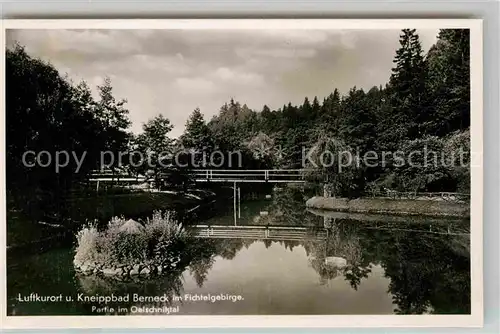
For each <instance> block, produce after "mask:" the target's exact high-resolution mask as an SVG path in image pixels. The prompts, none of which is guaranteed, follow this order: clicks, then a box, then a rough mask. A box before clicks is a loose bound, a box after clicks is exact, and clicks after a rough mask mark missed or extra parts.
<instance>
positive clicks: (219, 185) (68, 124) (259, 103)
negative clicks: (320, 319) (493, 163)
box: [2, 20, 482, 327]
mask: <svg viewBox="0 0 500 334" xmlns="http://www.w3.org/2000/svg"><path fill="white" fill-rule="evenodd" d="M198 21H203V20H193V22H192V23H193V24H191V25H188V24H187V23H186V22H185V21H183V22H181V23H180V24H179V25H175V22H171V26H169V23H168V22H169V21H168V20H159V22H160V23H161V22H163V23H161V24H158V21H157V22H156V24H152V23H150V24H148V23H144V25H143V26H138V25H134V24H132V23H133V22H134V21H133V20H129V21H127V20H123V21H122V23H123V24H121V25H117V24H110V25H109V27H107V26H106V25H105V24H103V22H102V21H101V22H100V23H99V24H97V25H95V24H92V22H91V20H86V21H80V22H78V20H74V21H72V20H68V21H65V22H66V23H64V24H61V25H60V26H57V25H56V23H54V22H52V23H49V24H48V25H47V24H46V25H45V26H44V25H43V24H37V22H36V20H29V21H25V22H31V24H26V27H22V26H21V24H16V23H15V20H13V21H11V22H14V23H13V24H12V25H11V26H12V27H9V24H6V25H5V27H6V28H5V29H4V42H5V49H4V68H3V73H4V80H5V81H4V82H5V92H4V98H5V104H4V116H3V117H2V118H4V133H5V136H4V140H5V141H4V144H3V146H2V149H5V151H4V152H5V154H4V158H5V162H4V165H5V183H4V184H2V187H3V188H4V190H3V191H4V194H5V203H6V204H5V205H6V206H5V217H4V218H5V219H4V218H2V219H4V221H5V225H2V228H3V229H4V230H3V231H4V232H3V233H2V234H5V236H6V237H5V245H4V247H3V248H4V252H5V257H6V263H5V271H4V273H5V281H6V295H4V297H3V298H4V300H3V301H2V303H3V305H4V306H5V307H4V312H5V311H6V313H7V314H6V317H7V318H9V319H16V318H25V317H29V318H25V319H36V318H37V317H36V316H44V318H46V317H47V316H52V317H54V316H56V317H57V316H77V317H80V316H85V318H84V319H85V320H80V321H82V322H83V323H82V324H81V325H80V326H83V327H84V326H85V322H86V321H87V319H90V320H88V321H94V320H95V319H105V320H102V321H107V320H108V319H115V321H116V319H117V318H116V316H119V317H120V318H119V319H120V320H119V321H124V322H123V323H126V321H127V320H126V319H129V318H130V316H147V317H148V319H154V318H155V317H157V316H163V317H166V316H168V317H171V318H172V319H173V318H175V319H181V320H177V321H183V320H182V319H190V320H189V322H191V323H196V321H197V320H196V319H198V316H241V317H243V316H287V319H291V320H290V324H292V323H293V319H294V317H298V318H299V317H301V316H311V315H316V316H317V315H321V316H347V315H349V316H359V319H363V316H365V317H367V318H368V316H392V317H391V319H392V320H391V321H393V322H395V323H398V322H399V323H402V321H403V320H401V321H400V320H398V319H405V317H406V316H408V315H419V316H422V317H425V316H428V315H432V316H435V315H440V316H450V315H453V316H464V317H465V318H464V319H466V320H467V319H469V318H467V316H468V317H470V316H471V315H478V313H477V312H482V309H481V310H479V309H478V308H477V307H478V305H479V307H481V308H482V304H481V303H482V300H481V298H482V295H481V291H482V290H481V284H482V273H481V272H478V271H477V269H478V268H481V267H480V264H479V263H481V261H482V251H481V250H480V248H481V247H482V245H481V244H478V243H477V242H476V241H477V240H481V239H480V238H479V239H478V238H476V239H474V238H475V235H477V233H482V232H481V227H482V220H481V218H480V217H481V216H480V215H476V214H478V211H479V210H481V209H480V207H481V200H482V197H481V196H482V195H481V194H480V193H479V191H480V189H481V188H480V187H481V186H482V184H479V183H480V182H482V180H481V179H480V175H482V174H481V168H482V156H481V154H482V151H480V149H481V145H480V144H481V139H480V137H481V136H482V134H481V131H482V128H481V121H480V119H481V117H482V105H481V94H482V92H481V89H482V88H481V86H476V87H474V82H476V83H477V80H476V79H474V78H480V77H481V71H482V68H481V66H480V65H479V66H476V67H474V66H475V65H474V61H473V60H474V59H476V60H477V59H479V58H481V55H482V53H481V50H480V49H479V48H474V45H475V46H478V45H479V47H480V46H481V33H480V31H481V30H480V24H479V23H478V22H477V20H459V21H458V23H457V22H455V21H453V20H442V24H441V25H440V23H439V22H441V21H440V20H427V21H426V20H423V22H424V23H422V22H421V21H419V20H407V23H405V24H402V22H405V21H404V20H399V21H398V24H391V21H390V20H385V22H386V26H384V24H383V23H380V22H378V23H377V22H376V20H357V21H356V22H357V23H349V20H344V21H342V20H341V21H342V22H343V23H338V22H337V23H335V20H326V21H327V22H326V23H325V24H319V25H318V26H315V25H314V20H305V21H304V22H302V23H300V22H301V21H300V20H297V21H294V20H286V21H287V22H282V23H280V20H269V21H270V22H269V23H267V21H266V20H253V21H254V22H253V24H250V23H248V20H247V23H248V24H247V23H245V22H244V21H245V20H235V22H233V24H230V23H226V24H224V23H223V22H220V21H221V20H220V21H218V20H209V21H212V22H213V21H215V24H208V25H207V24H204V23H201V24H199V25H197V22H198ZM249 21H252V20H249ZM364 21H366V22H364ZM48 22H50V20H49V21H48ZM72 22H75V24H72ZM85 22H88V24H87V25H85ZM238 22H239V23H238ZM294 22H295V23H294ZM323 22H324V21H323ZM328 22H330V24H327V23H328ZM332 22H333V23H332ZM425 22H427V23H425ZM46 23H47V22H46ZM128 23H130V24H128ZM198 23H199V22H198ZM473 54H474V55H475V58H474V56H473ZM474 71H475V73H476V74H475V76H474V73H473V72H474ZM474 80H475V81H474ZM478 119H479V120H478ZM474 122H476V123H474ZM475 140H476V142H475V143H474V141H475ZM478 141H479V142H478ZM475 148H479V149H475ZM477 173H479V174H477ZM478 175H479V176H478ZM474 180H475V181H477V182H475V181H474ZM478 187H479V188H478ZM478 189H479V191H478ZM476 195H477V197H474V196H476ZM475 205H477V206H475ZM478 217H479V219H478ZM478 231H479V232H478ZM473 239H474V240H476V241H473ZM478 280H479V281H478ZM475 284H476V285H475ZM478 285H479V288H478V289H476V288H475V286H476V287H477V286H478ZM475 293H478V294H477V295H475ZM478 303H479V304H478ZM113 316H115V317H113ZM189 316H196V317H189ZM398 317H399V318H398ZM132 318H133V317H132ZM298 318H297V319H298ZM123 319H125V320H123ZM224 319H226V320H220V321H221V322H223V321H228V320H227V319H229V318H228V317H226V318H224ZM258 319H259V318H254V320H252V321H253V322H258V321H259V320H258ZM327 319H335V317H333V318H327ZM380 319H384V318H383V317H382V318H380ZM394 319H396V320H394ZM412 319H414V318H412ZM422 319H424V318H422ZM434 319H436V318H434ZM437 319H439V317H438V318H437ZM448 319H450V318H448ZM25 321H26V322H28V321H30V320H25ZM145 321H146V322H147V321H149V320H145ZM164 321H169V320H164ZM185 321H187V320H185ZM287 321H288V320H287ZM310 321H316V320H310ZM331 321H332V322H331V323H329V325H330V326H335V325H336V324H335V323H334V320H331ZM380 321H381V322H383V320H380ZM415 321H418V320H415ZM457 321H458V320H457ZM214 323H215V324H217V322H216V321H215V320H214ZM458 323H459V322H457V324H458ZM344 324H345V322H344ZM422 324H425V320H422ZM255 325H257V324H254V326H255ZM447 325H450V323H449V320H448V322H447ZM167 326H168V325H167ZM311 326H314V324H311Z"/></svg>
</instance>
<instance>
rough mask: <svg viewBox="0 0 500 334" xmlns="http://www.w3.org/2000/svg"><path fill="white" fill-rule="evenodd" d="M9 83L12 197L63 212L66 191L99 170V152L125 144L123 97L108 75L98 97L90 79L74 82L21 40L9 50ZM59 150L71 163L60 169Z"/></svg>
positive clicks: (38, 209) (29, 207) (33, 208)
mask: <svg viewBox="0 0 500 334" xmlns="http://www.w3.org/2000/svg"><path fill="white" fill-rule="evenodd" d="M6 83H7V85H6V124H7V126H6V128H7V129H6V132H7V133H6V144H7V145H6V146H7V150H6V152H7V154H6V172H7V177H6V184H7V193H8V202H9V204H10V205H12V206H14V207H15V208H18V209H22V210H23V211H24V212H25V213H26V214H28V215H31V216H37V215H40V214H43V213H44V212H45V213H47V212H59V213H61V214H62V212H60V211H61V210H64V208H65V205H64V203H63V201H64V200H65V199H66V198H67V196H68V195H69V192H70V191H72V189H74V188H75V186H77V185H78V184H79V183H81V182H84V181H86V180H87V176H88V174H89V173H90V172H91V171H92V170H93V169H96V168H99V161H100V156H101V152H104V151H108V150H109V151H112V152H116V153H117V152H121V151H124V150H127V147H128V145H129V142H130V138H131V135H130V134H129V133H128V132H127V128H128V127H129V126H130V121H129V119H128V110H127V109H125V107H124V104H125V103H126V101H125V100H116V99H115V97H114V96H113V89H112V87H111V81H110V80H109V78H106V79H105V80H104V82H103V84H102V85H101V86H99V87H97V88H98V92H99V97H98V99H95V98H93V97H92V93H91V90H90V88H89V86H88V85H87V84H86V83H85V82H81V83H80V84H78V85H75V84H73V83H72V82H71V81H70V80H68V79H67V78H66V77H63V76H62V75H61V74H59V73H58V71H57V70H56V69H55V68H54V67H53V66H52V65H51V64H49V63H46V62H44V61H42V60H40V59H36V58H33V57H30V56H29V55H28V54H27V53H26V52H25V50H24V48H23V47H21V46H20V45H16V46H15V47H14V48H12V49H8V50H7V52H6ZM42 152H46V153H42ZM56 152H67V153H68V155H69V159H67V160H66V157H65V156H63V154H62V153H61V154H60V155H59V159H60V164H61V166H64V165H65V164H67V165H66V166H64V167H61V168H59V170H56V169H55V165H54V163H55V159H56ZM25 153H29V154H26V155H25ZM75 157H77V158H78V159H75ZM23 158H24V159H23ZM82 158H83V159H82ZM23 160H24V161H23ZM77 160H78V161H82V163H81V164H78V162H77ZM11 208H12V207H11ZM38 218H40V217H38Z"/></svg>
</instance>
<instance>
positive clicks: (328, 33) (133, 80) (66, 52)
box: [6, 29, 438, 137]
mask: <svg viewBox="0 0 500 334" xmlns="http://www.w3.org/2000/svg"><path fill="white" fill-rule="evenodd" d="M417 32H418V34H419V36H420V40H421V42H422V46H423V49H424V50H425V51H427V50H428V49H429V48H430V46H431V45H432V44H433V43H434V42H435V41H436V36H437V33H438V31H437V30H435V29H432V30H418V31H417ZM399 34H400V30H284V29H280V30H121V29H118V30H62V29H50V30H27V29H26V30H8V31H7V33H6V37H7V46H11V45H12V44H13V43H14V41H17V42H18V43H20V44H21V45H24V46H25V48H26V51H27V52H28V53H29V54H30V55H32V56H34V57H39V58H41V59H43V60H46V61H49V62H50V63H51V64H53V65H54V66H55V67H56V68H57V69H58V70H59V72H60V73H62V74H67V75H68V76H69V78H71V79H72V80H73V81H74V82H75V83H78V82H80V81H81V80H85V81H86V82H87V83H88V84H89V86H90V87H91V88H92V89H93V90H94V92H95V88H96V86H97V85H99V84H101V83H102V81H103V78H104V77H105V76H108V77H110V78H111V81H112V86H113V89H114V95H115V97H116V98H118V99H121V98H124V99H126V100H127V101H128V103H127V105H126V106H127V108H128V109H129V111H130V114H129V117H130V119H131V121H132V127H131V130H132V131H133V132H135V133H138V132H140V131H141V128H142V124H143V123H145V122H147V120H148V119H151V118H153V117H154V116H156V115H158V114H160V113H161V114H163V115H164V116H165V117H167V118H169V119H170V121H171V122H172V124H173V125H174V129H173V130H172V136H173V137H177V136H179V135H180V134H182V132H183V131H184V127H185V123H186V120H187V119H188V117H189V115H190V114H191V113H192V111H193V110H194V109H195V108H200V110H201V112H202V113H203V114H204V115H205V119H206V120H207V121H208V120H210V119H211V118H212V116H213V115H215V114H217V113H218V112H219V109H220V107H221V106H222V105H223V104H224V103H225V102H228V101H229V100H230V99H231V98H234V100H235V101H239V102H240V103H241V104H244V103H246V104H247V105H248V107H249V108H251V109H253V110H257V111H260V110H262V107H263V106H264V104H266V105H268V106H269V107H270V108H271V109H277V108H280V107H282V106H283V104H288V102H292V104H301V103H302V102H303V100H304V97H306V96H308V97H309V99H310V100H312V99H313V98H314V96H317V97H318V98H319V99H320V101H322V100H323V98H324V97H325V96H327V95H329V94H330V93H331V92H333V90H334V89H335V88H338V89H339V90H340V92H341V93H345V92H347V91H348V90H349V89H350V88H352V87H354V86H356V87H358V88H364V89H369V88H371V87H373V86H378V85H381V84H382V85H384V84H385V83H386V82H387V81H388V80H389V77H390V73H391V68H392V67H393V59H394V55H395V51H396V49H397V48H398V47H399V42H398V40H399Z"/></svg>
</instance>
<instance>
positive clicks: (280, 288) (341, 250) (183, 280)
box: [7, 191, 470, 315]
mask: <svg viewBox="0 0 500 334" xmlns="http://www.w3.org/2000/svg"><path fill="white" fill-rule="evenodd" d="M365 218H366V217H365ZM368 218H369V217H368ZM197 224H200V225H201V224H204V225H212V226H215V227H214V228H215V230H216V231H218V232H217V233H215V234H214V235H212V236H210V237H208V238H207V237H201V238H197V239H194V240H193V242H192V246H191V249H190V250H189V254H191V255H190V258H189V260H188V261H187V263H186V265H185V266H184V267H183V268H182V269H181V270H179V272H173V273H170V274H168V275H166V276H162V277H161V278H156V279H150V280H137V281H127V282H123V281H116V280H112V279H109V278H104V277H95V276H81V275H78V274H76V273H75V272H74V270H73V266H72V260H73V250H72V249H55V250H51V251H49V252H46V253H43V254H39V255H32V256H19V255H18V256H16V257H15V258H9V259H8V263H7V266H8V282H7V284H8V289H7V290H8V297H9V300H8V313H9V314H10V315H69V314H73V315H102V314H149V313H155V314H168V313H169V312H170V314H199V315H202V314H206V315H212V314H214V315H223V314H229V315H251V314H270V315H272V314H280V315H284V314H394V313H396V314H401V313H403V314H421V313H437V314H444V313H448V314H454V313H470V271H469V267H470V256H469V231H470V230H469V224H468V222H456V221H455V222H452V221H442V222H436V221H432V222H426V221H425V220H420V221H417V222H415V221H413V220H411V219H408V221H400V222H394V221H393V219H392V218H391V217H380V219H373V218H370V219H359V217H358V218H357V220H353V219H346V218H345V217H343V218H331V217H330V218H325V217H322V216H318V215H317V214H313V213H310V212H308V211H307V210H306V209H305V208H304V198H303V196H302V195H301V194H300V193H297V192H289V191H286V192H285V191H283V192H277V193H275V194H273V198H272V199H267V200H260V201H251V202H247V203H243V204H242V206H241V218H238V219H237V221H236V222H235V221H234V215H233V212H232V208H228V209H227V211H225V212H222V213H220V214H218V215H217V217H215V218H211V219H208V220H205V221H200V222H199V223H197ZM235 225H237V226H240V227H238V228H234V226H235ZM249 226H251V227H249ZM257 226H261V227H262V228H257ZM265 226H270V229H271V230H272V231H270V232H267V234H266V232H265V228H264V227H265ZM197 231H198V232H199V234H200V235H203V231H205V229H204V228H201V227H200V228H198V229H197ZM235 231H236V232H235ZM259 233H260V234H259ZM266 237H267V238H266ZM32 293H34V294H36V293H37V294H38V295H40V296H54V299H55V300H54V301H47V302H42V301H19V300H17V298H18V297H19V296H20V295H21V296H25V297H27V296H30V294H32ZM58 296H62V297H60V298H61V299H62V300H59V299H57V297H58ZM78 296H80V297H83V296H87V297H88V296H110V297H111V296H115V297H121V298H123V297H128V300H127V299H126V298H125V300H121V301H111V302H109V303H103V302H101V303H100V302H92V301H88V302H82V301H79V300H78ZM138 296H141V297H148V296H165V297H168V300H147V299H146V300H144V301H138V300H134V297H138ZM196 298H206V299H207V300H203V299H202V300H196ZM211 298H213V299H211ZM71 299H73V300H72V301H71ZM233 299H234V300H233ZM106 306H107V308H106ZM146 312H147V313H146Z"/></svg>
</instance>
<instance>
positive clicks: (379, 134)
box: [181, 29, 470, 197]
mask: <svg viewBox="0 0 500 334" xmlns="http://www.w3.org/2000/svg"><path fill="white" fill-rule="evenodd" d="M400 45H401V47H400V48H399V49H398V50H397V51H396V55H395V58H394V64H395V66H394V68H393V70H392V74H391V76H390V79H389V82H388V83H387V84H386V85H385V86H384V87H382V86H380V87H373V88H371V89H369V90H368V91H365V90H363V89H359V88H356V87H353V88H352V89H350V90H349V92H348V93H347V94H345V95H342V94H340V92H339V91H338V90H337V89H335V90H334V91H333V92H332V93H331V94H330V95H329V96H327V97H326V98H324V99H323V101H319V99H318V98H317V97H313V98H309V97H306V98H305V99H304V102H303V104H302V105H299V106H296V105H292V104H291V103H285V104H284V105H283V107H282V108H280V109H277V110H270V108H269V107H268V106H266V105H264V106H263V108H262V110H261V111H254V110H251V109H250V108H249V107H248V106H247V105H245V104H243V105H241V104H240V103H239V102H237V101H234V100H233V99H231V101H230V102H229V103H226V104H224V105H223V106H222V107H221V109H220V111H219V114H218V115H216V116H215V117H213V118H212V119H211V120H209V121H208V122H205V121H204V119H203V115H202V114H201V112H200V110H199V109H197V110H195V111H194V112H193V113H192V115H191V117H190V119H189V121H188V122H187V125H186V130H185V133H184V134H183V136H182V137H181V141H182V143H183V144H184V147H188V148H194V149H196V150H203V149H204V150H210V149H212V148H213V147H217V148H219V149H221V150H222V151H234V150H240V151H242V152H247V155H250V156H251V158H253V159H248V158H247V160H246V162H247V163H246V164H245V167H246V168H248V166H249V165H252V167H254V168H304V167H314V168H313V172H312V173H311V174H312V175H310V177H311V178H313V179H317V180H319V181H322V182H324V181H326V182H327V183H328V184H329V185H330V187H331V188H332V189H331V190H332V192H333V193H334V194H335V195H341V196H352V197H355V196H361V195H363V194H364V193H366V192H367V191H374V190H377V189H380V188H382V187H384V188H387V189H394V190H401V191H455V192H465V193H467V192H469V180H470V179H469V169H468V167H467V163H464V164H460V163H458V159H459V158H460V157H461V155H460V151H461V150H462V151H464V152H469V147H470V146H469V141H470V138H469V125H470V92H469V31H468V30H441V31H440V33H439V36H438V41H437V43H436V44H435V45H433V46H432V48H431V49H430V50H429V52H428V53H427V54H426V55H424V53H423V51H422V47H421V44H420V41H419V37H418V35H417V33H416V31H415V30H412V29H405V30H403V31H402V33H401V37H400ZM303 148H306V150H312V151H313V153H317V152H323V151H324V150H325V149H327V150H329V151H330V152H344V151H346V152H351V153H352V156H353V157H363V156H365V154H366V153H367V152H375V153H378V157H379V159H380V156H381V153H382V152H397V151H400V152H401V153H403V155H404V154H405V153H406V154H409V153H410V152H412V151H417V152H420V153H422V152H423V151H424V150H428V151H429V152H433V153H435V155H433V154H428V156H427V157H425V156H424V155H423V154H420V155H416V154H415V158H414V159H413V161H415V162H417V163H415V164H412V165H411V166H410V164H405V165H402V166H401V165H398V164H397V163H396V162H397V161H394V160H395V159H394V157H392V159H391V157H388V158H387V159H385V160H384V161H380V162H381V163H379V164H378V165H377V166H369V167H367V166H364V165H363V164H356V163H352V164H351V165H349V166H348V167H347V168H344V169H343V170H341V171H340V170H339V168H338V164H335V163H333V164H332V163H330V164H325V167H322V166H304V164H303V163H304V153H303ZM314 148H318V149H317V150H314ZM319 148H321V149H319ZM436 156H437V157H436ZM334 157H337V155H334ZM441 157H445V158H446V159H444V161H441ZM424 158H425V159H428V160H429V161H427V164H426V163H425V162H426V161H423V159H424ZM419 159H420V161H419ZM436 159H437V160H438V161H437V162H438V163H431V162H434V160H436ZM452 159H455V160H457V161H453V160H452ZM463 159H464V160H465V162H467V161H468V159H469V157H468V156H467V154H465V156H464V157H463ZM431 160H432V161H431ZM305 162H308V161H305ZM382 162H383V163H382ZM418 162H419V163H418ZM328 165H331V166H328Z"/></svg>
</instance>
